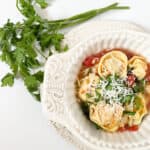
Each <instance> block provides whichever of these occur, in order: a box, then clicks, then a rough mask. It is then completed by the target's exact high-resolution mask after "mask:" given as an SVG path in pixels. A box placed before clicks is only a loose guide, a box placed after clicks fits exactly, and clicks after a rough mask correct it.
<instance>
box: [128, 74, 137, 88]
mask: <svg viewBox="0 0 150 150" xmlns="http://www.w3.org/2000/svg"><path fill="white" fill-rule="evenodd" d="M135 80H136V77H135V75H133V74H129V75H128V76H127V84H128V86H129V87H132V86H133V85H134V83H135Z"/></svg>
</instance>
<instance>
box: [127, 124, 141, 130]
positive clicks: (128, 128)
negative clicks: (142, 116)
mask: <svg viewBox="0 0 150 150" xmlns="http://www.w3.org/2000/svg"><path fill="white" fill-rule="evenodd" d="M125 128H126V129H127V130H128V131H137V130H138V129H139V126H138V125H133V126H131V127H130V126H126V127H125Z"/></svg>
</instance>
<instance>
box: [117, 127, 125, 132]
mask: <svg viewBox="0 0 150 150" xmlns="http://www.w3.org/2000/svg"><path fill="white" fill-rule="evenodd" d="M118 131H119V132H124V131H126V128H125V127H120V128H119V129H118Z"/></svg>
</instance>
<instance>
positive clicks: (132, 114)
mask: <svg viewBox="0 0 150 150" xmlns="http://www.w3.org/2000/svg"><path fill="white" fill-rule="evenodd" d="M135 113H136V112H132V111H124V112H123V114H126V115H130V116H134V115H135Z"/></svg>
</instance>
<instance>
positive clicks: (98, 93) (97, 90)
mask: <svg viewBox="0 0 150 150" xmlns="http://www.w3.org/2000/svg"><path fill="white" fill-rule="evenodd" d="M95 94H96V97H95V99H94V100H95V102H99V101H100V100H101V94H100V91H99V89H95Z"/></svg>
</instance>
